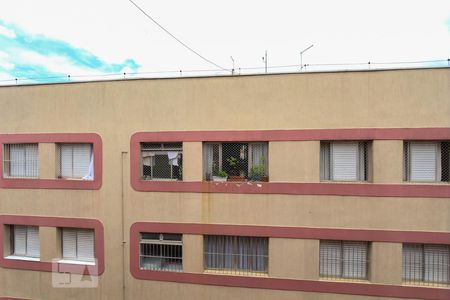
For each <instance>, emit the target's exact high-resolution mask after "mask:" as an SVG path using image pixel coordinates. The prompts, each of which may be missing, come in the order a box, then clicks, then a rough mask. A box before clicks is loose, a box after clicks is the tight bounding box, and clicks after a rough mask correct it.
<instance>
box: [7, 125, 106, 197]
mask: <svg viewBox="0 0 450 300" xmlns="http://www.w3.org/2000/svg"><path fill="white" fill-rule="evenodd" d="M14 143H91V144H92V145H93V151H94V180H64V179H58V178H55V179H32V178H30V179H19V178H17V179H15V178H4V177H3V172H0V188H10V189H81V190H98V189H100V187H101V186H102V176H103V171H102V169H103V168H102V162H103V157H102V156H103V151H102V139H101V137H100V136H99V135H98V134H96V133H30V134H0V157H1V158H2V159H0V170H3V145H4V144H14Z"/></svg>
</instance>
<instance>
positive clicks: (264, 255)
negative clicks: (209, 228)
mask: <svg viewBox="0 0 450 300" xmlns="http://www.w3.org/2000/svg"><path fill="white" fill-rule="evenodd" d="M268 244H269V240H268V238H264V237H243V236H217V235H206V236H205V237H204V254H205V256H204V264H205V268H206V269H207V270H220V271H225V272H230V273H232V274H240V275H246V274H253V275H257V274H264V273H267V265H268Z"/></svg>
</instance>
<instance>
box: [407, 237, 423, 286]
mask: <svg viewBox="0 0 450 300" xmlns="http://www.w3.org/2000/svg"><path fill="white" fill-rule="evenodd" d="M422 270H423V251H422V245H419V244H403V252H402V273H403V276H402V278H403V279H406V280H408V281H409V280H411V281H418V280H422Z"/></svg>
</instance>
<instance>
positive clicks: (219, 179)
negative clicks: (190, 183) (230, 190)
mask: <svg viewBox="0 0 450 300" xmlns="http://www.w3.org/2000/svg"><path fill="white" fill-rule="evenodd" d="M227 177H228V174H227V172H225V171H223V170H220V171H218V172H217V175H213V177H212V178H213V181H217V182H224V181H227Z"/></svg>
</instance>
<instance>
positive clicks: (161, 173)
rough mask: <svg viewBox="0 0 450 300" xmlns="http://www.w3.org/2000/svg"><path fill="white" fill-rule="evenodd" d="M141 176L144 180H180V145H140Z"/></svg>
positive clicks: (181, 148)
mask: <svg viewBox="0 0 450 300" xmlns="http://www.w3.org/2000/svg"><path fill="white" fill-rule="evenodd" d="M141 161H142V169H141V176H142V179H145V180H182V179H183V176H182V170H183V145H182V143H141Z"/></svg>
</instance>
